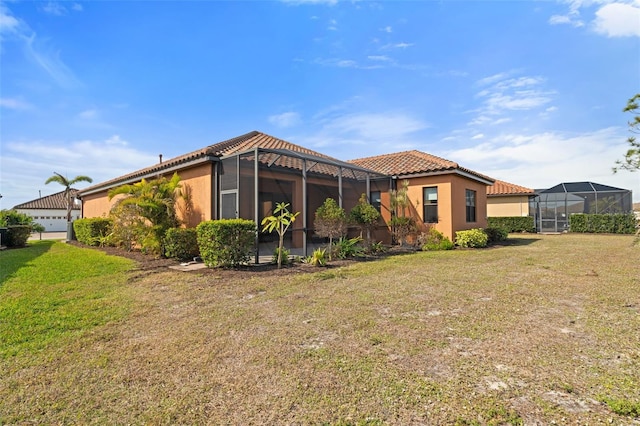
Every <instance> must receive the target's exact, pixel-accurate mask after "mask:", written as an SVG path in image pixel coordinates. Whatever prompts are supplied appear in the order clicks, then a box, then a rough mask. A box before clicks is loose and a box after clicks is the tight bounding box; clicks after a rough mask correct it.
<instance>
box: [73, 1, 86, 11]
mask: <svg viewBox="0 0 640 426" xmlns="http://www.w3.org/2000/svg"><path fill="white" fill-rule="evenodd" d="M71 9H73V10H75V11H76V12H82V10H83V9H84V8H83V7H82V5H81V4H80V3H74V4H73V6H71Z"/></svg>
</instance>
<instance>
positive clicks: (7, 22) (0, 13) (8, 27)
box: [0, 4, 20, 34]
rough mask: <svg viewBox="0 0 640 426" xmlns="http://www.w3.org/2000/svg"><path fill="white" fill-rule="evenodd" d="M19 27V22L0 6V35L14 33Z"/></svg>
mask: <svg viewBox="0 0 640 426" xmlns="http://www.w3.org/2000/svg"><path fill="white" fill-rule="evenodd" d="M19 26H20V21H19V20H18V19H16V18H15V17H14V16H13V15H11V12H9V10H8V9H7V8H6V7H4V5H2V4H0V34H3V33H12V32H15V31H16V30H17V29H18V27H19Z"/></svg>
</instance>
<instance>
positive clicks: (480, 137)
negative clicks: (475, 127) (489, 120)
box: [471, 133, 484, 140]
mask: <svg viewBox="0 0 640 426" xmlns="http://www.w3.org/2000/svg"><path fill="white" fill-rule="evenodd" d="M483 138H484V135H483V134H482V133H478V134H477V135H474V136H472V137H471V140H478V139H483Z"/></svg>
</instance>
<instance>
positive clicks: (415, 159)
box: [349, 150, 493, 182]
mask: <svg viewBox="0 0 640 426" xmlns="http://www.w3.org/2000/svg"><path fill="white" fill-rule="evenodd" d="M349 162H350V163H352V164H355V165H358V166H360V167H364V168H367V169H371V170H375V171H376V172H378V173H383V174H386V175H390V176H398V177H405V176H406V177H408V176H411V175H417V174H424V173H435V172H443V171H445V172H446V171H451V172H454V171H462V172H465V173H468V174H471V175H474V176H476V177H477V178H481V179H483V180H488V181H491V182H493V179H492V178H490V177H488V176H484V175H482V174H480V173H477V172H474V171H473V170H469V169H466V168H464V167H460V165H458V163H455V162H453V161H449V160H446V159H444V158H441V157H437V156H435V155H431V154H427V153H426V152H422V151H417V150H412V151H403V152H396V153H393V154H384V155H378V156H375V157H366V158H358V159H355V160H351V161H349Z"/></svg>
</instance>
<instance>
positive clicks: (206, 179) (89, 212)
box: [82, 163, 213, 227]
mask: <svg viewBox="0 0 640 426" xmlns="http://www.w3.org/2000/svg"><path fill="white" fill-rule="evenodd" d="M178 175H179V176H180V184H181V186H182V188H181V190H182V192H183V193H185V194H188V197H189V198H190V200H191V204H192V208H191V209H187V208H186V205H185V201H184V199H182V198H180V199H179V200H178V203H177V205H176V210H177V212H178V217H179V218H180V219H181V220H184V221H185V222H186V224H187V226H189V227H194V226H197V225H198V223H200V222H202V221H204V220H209V219H211V218H212V197H211V194H212V192H211V191H212V185H213V177H212V165H211V164H210V163H206V164H202V165H199V166H196V167H191V168H189V169H185V170H181V171H180V172H179V173H178ZM171 176H172V174H168V175H166V177H168V178H170V177H171ZM116 201H117V197H116V198H114V199H112V200H109V197H108V191H107V190H105V191H101V192H98V193H95V194H88V195H84V196H83V197H82V206H83V211H82V217H106V216H108V215H109V211H110V210H111V207H112V206H113V205H114V204H115V203H116Z"/></svg>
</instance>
